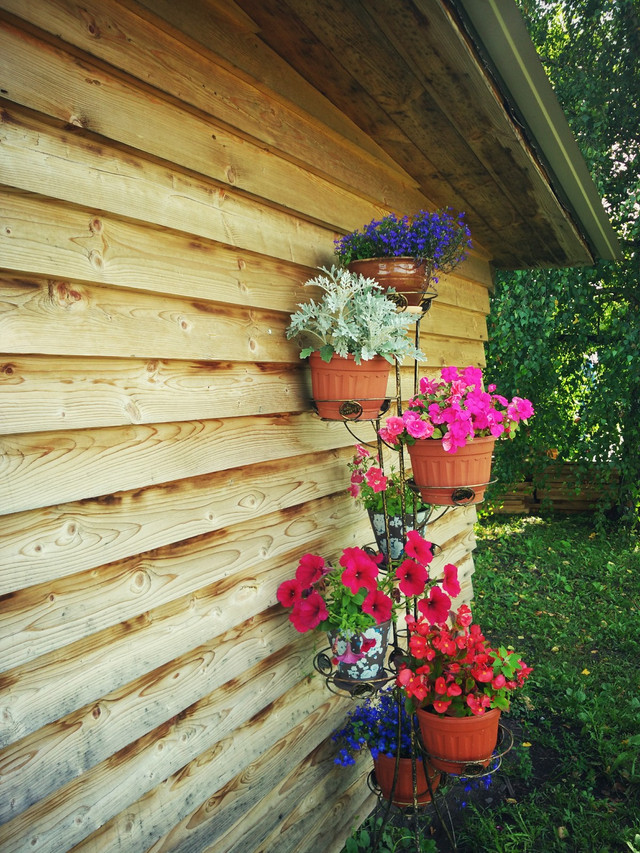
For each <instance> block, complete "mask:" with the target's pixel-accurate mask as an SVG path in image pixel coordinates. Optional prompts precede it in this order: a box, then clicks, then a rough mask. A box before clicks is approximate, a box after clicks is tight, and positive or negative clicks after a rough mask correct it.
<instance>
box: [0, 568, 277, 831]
mask: <svg viewBox="0 0 640 853" xmlns="http://www.w3.org/2000/svg"><path fill="white" fill-rule="evenodd" d="M277 571H279V574H280V576H282V577H284V576H285V575H286V572H285V571H283V569H282V567H280V569H279V570H271V572H269V571H265V572H264V573H262V574H260V575H258V577H259V578H260V579H261V580H262V579H265V580H266V581H267V582H269V581H270V580H271V576H273V575H274V574H277ZM243 582H244V581H243V580H242V579H240V580H239V584H240V585H241V584H242V583H243ZM220 586H221V587H222V586H223V585H222V584H221V585H220ZM270 586H272V582H271V583H270ZM240 598H241V599H242V598H244V596H242V593H240ZM230 599H231V596H230V595H229V593H228V590H225V589H224V588H223V589H221V599H220V603H221V604H224V603H226V602H229V601H230ZM254 609H255V608H254ZM247 612H250V611H247ZM237 615H238V612H237V608H236V617H237ZM292 639H293V636H292V631H291V627H290V626H288V625H287V623H286V622H285V620H284V619H283V618H282V613H281V611H280V608H270V609H269V610H266V611H263V612H261V613H259V614H258V615H255V616H254V615H252V616H251V617H250V618H248V619H247V620H245V621H242V622H241V623H240V624H239V625H237V626H234V627H233V628H230V629H229V630H227V631H225V632H224V633H222V634H220V635H219V636H218V637H216V638H214V639H211V640H209V641H208V642H207V643H204V644H202V645H200V646H198V647H197V648H195V649H193V650H190V651H188V652H186V653H185V654H183V655H180V656H178V657H177V658H176V659H175V660H172V661H169V663H167V664H164V665H163V666H161V667H158V668H156V669H154V670H152V671H151V672H149V673H146V674H144V675H142V676H140V677H139V678H137V679H136V680H135V681H133V682H130V683H128V684H126V685H123V686H122V687H119V688H118V689H117V690H113V691H111V692H110V693H107V694H106V695H105V696H102V697H100V698H99V699H98V701H97V702H91V703H89V704H88V705H85V706H84V707H83V708H79V709H78V710H77V711H73V712H72V713H71V714H67V715H66V716H64V717H62V718H61V719H60V720H56V721H55V722H52V723H48V724H47V725H45V726H42V727H41V728H40V729H38V730H37V731H35V732H33V733H32V734H31V735H28V736H27V737H24V738H22V739H21V740H19V741H17V742H16V743H14V744H12V745H10V746H8V747H6V748H5V749H4V750H2V752H0V791H2V792H4V794H3V796H1V797H0V823H4V822H6V821H7V820H10V819H12V818H14V817H16V816H17V815H18V814H20V813H22V812H23V811H25V810H26V809H27V808H29V807H30V806H31V805H33V804H34V803H35V802H38V801H39V800H42V799H43V798H44V797H46V796H48V795H49V794H51V793H52V792H53V791H55V790H56V789H57V788H60V787H61V786H62V785H64V784H66V783H67V782H70V781H71V780H72V779H75V778H76V777H77V776H79V775H81V774H82V773H84V772H85V771H86V770H88V769H89V768H90V767H94V766H95V765H97V764H99V763H100V762H102V761H104V760H105V759H107V758H108V757H109V756H110V755H113V754H115V753H116V752H118V751H119V750H121V749H123V748H124V747H125V746H127V745H128V744H130V743H133V742H134V741H136V740H137V739H138V738H141V737H143V735H145V734H146V733H147V732H148V731H150V730H151V729H155V728H157V727H158V726H160V725H161V724H163V723H165V722H166V721H167V720H170V719H171V718H173V717H175V716H176V715H178V714H181V713H182V712H183V711H184V709H185V708H188V707H189V706H191V705H193V704H194V703H195V702H197V701H198V700H199V699H201V698H202V697H203V696H207V695H209V694H210V693H212V692H213V691H214V690H216V689H217V688H219V687H221V686H222V685H223V684H225V683H226V682H227V681H229V680H230V679H233V678H234V677H235V676H236V675H237V674H238V672H242V671H244V670H245V669H246V668H248V667H250V666H252V665H254V664H256V663H259V662H260V661H261V660H264V659H265V658H267V657H268V656H269V655H272V654H274V653H275V652H277V651H278V650H280V649H282V648H284V646H286V645H288V644H290V643H291V641H292ZM176 686H178V687H179V689H176ZM54 767H55V773H53V772H52V768H54Z"/></svg>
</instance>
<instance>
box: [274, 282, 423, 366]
mask: <svg viewBox="0 0 640 853" xmlns="http://www.w3.org/2000/svg"><path fill="white" fill-rule="evenodd" d="M320 269H321V274H320V275H318V276H316V277H315V278H312V279H310V280H309V281H307V282H305V287H310V286H315V287H320V288H321V289H322V290H323V291H324V293H323V295H322V297H321V298H320V300H319V301H317V302H316V301H315V300H314V299H311V300H310V301H309V302H308V303H306V304H304V305H299V306H298V307H299V310H298V311H296V312H295V314H292V315H291V324H290V326H289V328H288V329H287V338H293V337H295V338H297V339H298V342H299V344H300V345H301V347H302V351H301V352H300V358H306V357H307V356H309V355H310V354H311V353H312V352H316V351H318V352H319V353H320V356H321V358H322V360H323V361H326V362H329V361H331V358H332V356H333V355H334V354H336V355H339V356H343V357H346V356H347V355H353V357H354V360H355V362H356V364H360V363H361V362H362V361H369V360H370V359H372V358H374V357H375V356H376V355H381V356H383V357H384V358H386V360H387V361H388V362H390V363H391V364H393V361H394V359H398V361H402V360H403V359H404V358H405V357H409V358H413V359H416V360H417V361H424V360H425V356H424V354H423V353H422V352H421V351H420V350H419V349H416V347H415V346H414V345H413V343H412V342H411V340H410V338H409V336H408V334H407V329H408V327H409V326H411V325H413V324H414V323H415V322H416V320H415V317H413V316H412V315H411V314H410V313H404V312H401V311H398V309H397V307H396V305H395V303H394V302H393V301H392V299H389V298H387V296H386V294H385V292H384V291H383V289H382V288H381V287H380V285H379V284H378V283H377V282H376V281H375V280H374V279H372V278H365V277H364V276H363V275H360V274H356V273H352V272H349V271H348V270H346V269H341V268H339V267H335V266H332V267H331V269H326V268H325V267H321V268H320Z"/></svg>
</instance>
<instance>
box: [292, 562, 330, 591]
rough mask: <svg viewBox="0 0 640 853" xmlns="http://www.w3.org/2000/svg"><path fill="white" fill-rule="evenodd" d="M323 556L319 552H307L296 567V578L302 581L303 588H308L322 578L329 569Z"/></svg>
mask: <svg viewBox="0 0 640 853" xmlns="http://www.w3.org/2000/svg"><path fill="white" fill-rule="evenodd" d="M328 570H329V569H328V567H327V565H326V563H325V561H324V558H323V557H319V556H318V555H317V554H305V555H304V556H303V557H302V559H301V560H300V562H299V563H298V568H297V569H296V580H298V581H300V584H301V586H302V587H303V588H305V589H307V588H308V587H310V586H313V584H314V583H317V581H319V580H320V578H321V577H322V576H323V575H325V574H326V573H327V571H328Z"/></svg>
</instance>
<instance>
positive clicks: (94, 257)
mask: <svg viewBox="0 0 640 853" xmlns="http://www.w3.org/2000/svg"><path fill="white" fill-rule="evenodd" d="M89 262H90V263H91V266H92V267H93V268H94V269H97V270H102V269H104V258H103V257H102V252H99V251H98V250H97V249H92V250H91V252H90V253H89Z"/></svg>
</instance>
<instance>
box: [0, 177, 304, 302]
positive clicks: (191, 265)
mask: <svg viewBox="0 0 640 853" xmlns="http://www.w3.org/2000/svg"><path fill="white" fill-rule="evenodd" d="M0 217H1V221H2V223H3V228H2V231H1V232H0V251H1V253H2V254H1V257H2V266H3V267H4V268H6V269H11V270H16V271H18V272H22V271H28V272H29V273H30V274H34V273H38V274H40V275H43V276H47V277H48V278H54V279H55V278H59V277H62V278H65V279H72V280H75V281H81V282H85V283H87V284H89V283H94V284H101V285H111V286H113V287H123V288H129V289H133V290H141V291H148V292H150V293H154V294H166V295H168V296H179V297H182V298H183V299H188V300H190V301H196V302H199V301H207V302H216V303H229V304H231V305H241V306H243V307H246V306H247V305H251V306H252V307H258V308H259V307H261V308H264V309H265V310H272V311H286V312H287V313H290V312H292V311H294V310H295V308H296V304H297V302H298V301H300V300H301V299H303V298H305V299H306V298H307V297H308V295H311V292H310V291H309V290H308V289H307V290H306V291H303V290H302V284H303V282H305V281H306V280H307V279H308V278H310V277H311V276H312V274H313V270H309V269H308V268H307V267H301V266H295V267H294V266H293V265H291V266H288V265H286V264H284V263H275V262H274V261H273V260H269V259H267V258H264V257H262V256H261V255H256V256H251V257H248V258H247V260H248V261H249V263H250V267H248V265H247V261H245V260H243V259H242V258H241V257H240V256H239V255H238V253H237V252H235V251H233V250H231V249H229V248H227V247H225V246H222V245H220V244H219V243H217V242H214V241H211V240H206V239H203V238H198V239H194V236H193V235H192V234H185V233H180V232H174V231H170V230H169V229H158V228H157V227H150V226H149V225H141V224H139V223H134V222H130V221H126V220H123V219H118V218H116V217H114V216H112V215H108V214H107V215H105V214H102V213H100V212H96V210H95V208H81V207H70V206H69V205H68V204H67V203H66V202H61V201H53V200H51V199H46V198H43V197H42V196H36V195H31V194H27V193H24V192H15V191H10V192H6V191H5V192H4V193H3V195H2V199H1V201H0Z"/></svg>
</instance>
